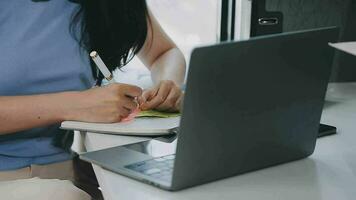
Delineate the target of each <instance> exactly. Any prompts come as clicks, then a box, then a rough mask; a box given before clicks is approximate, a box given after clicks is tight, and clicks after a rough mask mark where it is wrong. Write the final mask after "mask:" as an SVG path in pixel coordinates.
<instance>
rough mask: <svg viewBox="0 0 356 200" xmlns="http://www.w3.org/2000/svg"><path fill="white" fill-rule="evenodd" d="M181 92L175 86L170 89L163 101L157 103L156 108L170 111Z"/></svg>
mask: <svg viewBox="0 0 356 200" xmlns="http://www.w3.org/2000/svg"><path fill="white" fill-rule="evenodd" d="M181 93H182V92H181V91H180V90H179V89H177V88H174V89H172V90H171V91H170V93H169V95H168V96H167V98H166V99H165V100H164V102H162V103H161V104H160V105H158V106H157V107H156V109H157V110H161V111H170V110H171V109H174V108H175V105H176V103H177V101H178V99H179V97H180V96H181Z"/></svg>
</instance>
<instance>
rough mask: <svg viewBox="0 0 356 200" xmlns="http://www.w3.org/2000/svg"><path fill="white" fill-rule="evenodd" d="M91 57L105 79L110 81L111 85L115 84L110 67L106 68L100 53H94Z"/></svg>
mask: <svg viewBox="0 0 356 200" xmlns="http://www.w3.org/2000/svg"><path fill="white" fill-rule="evenodd" d="M90 57H91V58H92V59H93V61H94V63H95V64H96V66H97V67H98V68H99V70H100V72H101V73H102V74H103V75H104V77H105V79H106V80H107V81H109V83H113V82H114V79H113V76H112V74H111V72H110V71H109V69H108V67H106V65H105V63H104V62H103V60H102V59H101V58H100V56H99V54H98V52H96V51H92V52H91V53H90Z"/></svg>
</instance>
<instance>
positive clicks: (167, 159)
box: [125, 154, 175, 182]
mask: <svg viewBox="0 0 356 200" xmlns="http://www.w3.org/2000/svg"><path fill="white" fill-rule="evenodd" d="M174 159H175V154H172V155H168V156H162V157H158V158H153V159H151V160H145V161H142V162H138V163H133V164H130V165H126V166H125V168H127V169H130V170H133V171H135V172H139V173H142V174H145V175H147V176H150V177H153V178H156V179H160V180H162V181H165V182H171V181H172V176H173V165H174Z"/></svg>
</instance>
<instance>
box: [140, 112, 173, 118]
mask: <svg viewBox="0 0 356 200" xmlns="http://www.w3.org/2000/svg"><path fill="white" fill-rule="evenodd" d="M179 116H180V113H169V112H160V111H156V110H146V111H141V112H140V113H138V114H137V116H136V118H140V117H157V118H169V117H179Z"/></svg>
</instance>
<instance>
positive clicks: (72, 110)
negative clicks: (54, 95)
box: [59, 92, 85, 121]
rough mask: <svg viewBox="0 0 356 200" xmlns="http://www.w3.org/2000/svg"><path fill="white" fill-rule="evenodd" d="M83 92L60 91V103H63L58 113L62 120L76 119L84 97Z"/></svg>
mask: <svg viewBox="0 0 356 200" xmlns="http://www.w3.org/2000/svg"><path fill="white" fill-rule="evenodd" d="M84 98H85V97H84V93H83V92H64V93H62V96H61V98H59V100H60V104H62V105H63V107H62V109H61V110H62V112H61V113H60V116H61V120H62V121H76V120H78V119H79V118H78V116H79V115H80V113H79V110H80V105H81V104H82V100H83V99H84Z"/></svg>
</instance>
